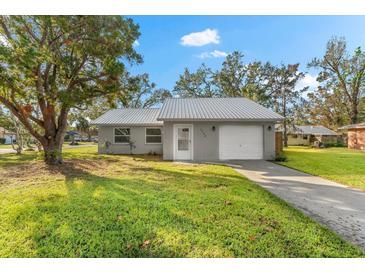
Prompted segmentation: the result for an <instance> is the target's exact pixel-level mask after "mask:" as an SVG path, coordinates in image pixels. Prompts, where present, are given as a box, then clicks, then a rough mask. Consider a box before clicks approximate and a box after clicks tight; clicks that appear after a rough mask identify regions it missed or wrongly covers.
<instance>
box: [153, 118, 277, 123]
mask: <svg viewBox="0 0 365 274" xmlns="http://www.w3.org/2000/svg"><path fill="white" fill-rule="evenodd" d="M283 120H284V118H264V119H258V118H255V119H232V118H226V119H222V118H219V119H218V118H217V119H214V118H199V119H197V118H157V121H164V122H165V121H166V122H175V121H176V122H180V121H189V122H194V121H196V122H275V123H279V122H281V121H283Z"/></svg>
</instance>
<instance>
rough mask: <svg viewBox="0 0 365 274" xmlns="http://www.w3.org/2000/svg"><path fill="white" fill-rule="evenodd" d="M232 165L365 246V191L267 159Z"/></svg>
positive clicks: (319, 220) (313, 216)
mask: <svg viewBox="0 0 365 274" xmlns="http://www.w3.org/2000/svg"><path fill="white" fill-rule="evenodd" d="M228 165H230V166H232V167H233V168H235V169H236V170H237V171H238V172H239V173H241V174H242V175H244V176H246V177H247V178H248V179H250V180H252V181H254V182H256V183H258V184H259V185H261V186H262V187H264V188H265V189H267V190H268V191H270V192H272V193H273V194H275V195H277V196H279V197H280V198H281V199H283V200H285V201H287V202H288V203H289V204H291V205H292V206H294V207H296V208H298V209H299V210H301V211H302V212H304V213H305V214H307V215H308V216H310V217H312V218H313V219H315V220H317V221H318V222H319V223H321V224H323V225H325V226H327V227H329V228H331V229H332V230H334V231H336V232H337V233H338V234H339V235H341V236H343V238H344V239H347V240H348V241H350V242H352V243H354V244H356V245H358V246H360V247H361V248H362V249H363V250H365V191H361V190H357V189H353V188H350V187H346V186H344V185H341V184H337V183H335V182H332V181H329V180H326V179H322V178H320V177H317V176H312V175H308V174H306V173H303V172H299V171H296V170H293V169H290V168H287V167H283V166H280V165H276V164H273V163H270V162H267V161H260V160H259V161H232V162H230V163H229V164H228Z"/></svg>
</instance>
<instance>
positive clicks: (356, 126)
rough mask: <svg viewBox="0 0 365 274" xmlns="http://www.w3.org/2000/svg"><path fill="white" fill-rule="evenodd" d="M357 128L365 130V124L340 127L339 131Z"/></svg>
mask: <svg viewBox="0 0 365 274" xmlns="http://www.w3.org/2000/svg"><path fill="white" fill-rule="evenodd" d="M355 128H365V123H359V124H352V125H347V126H343V127H340V128H338V129H341V130H342V129H355Z"/></svg>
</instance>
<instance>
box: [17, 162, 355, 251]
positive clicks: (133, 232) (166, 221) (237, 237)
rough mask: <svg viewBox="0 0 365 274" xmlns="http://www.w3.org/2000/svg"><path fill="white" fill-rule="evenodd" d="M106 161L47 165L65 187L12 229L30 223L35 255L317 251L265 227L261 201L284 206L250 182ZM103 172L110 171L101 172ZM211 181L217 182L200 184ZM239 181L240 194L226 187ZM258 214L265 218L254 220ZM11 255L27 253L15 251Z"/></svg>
mask: <svg viewBox="0 0 365 274" xmlns="http://www.w3.org/2000/svg"><path fill="white" fill-rule="evenodd" d="M141 159H142V161H145V162H148V160H146V159H143V158H141ZM108 160H110V161H94V160H80V159H73V160H69V161H66V162H65V164H64V165H62V166H60V167H51V168H50V170H49V172H50V173H51V174H55V175H56V174H62V175H63V176H64V181H63V182H64V188H66V191H49V193H47V195H43V196H42V195H40V196H38V195H37V196H35V197H34V198H33V199H32V200H31V201H30V202H29V203H28V204H27V203H26V204H24V205H22V207H21V210H19V211H18V212H17V214H15V215H14V218H13V222H12V225H13V227H14V229H15V230H20V229H24V224H33V226H32V227H31V230H30V233H29V238H30V239H31V241H32V244H33V248H34V249H35V250H36V255H35V256H36V257H228V256H230V257H232V256H239V257H293V256H297V257H300V256H302V257H303V256H305V254H312V256H321V255H322V254H323V253H321V252H322V251H320V250H315V249H314V250H313V246H310V244H309V246H306V245H307V241H308V240H309V239H300V237H298V235H297V237H295V241H298V243H297V244H293V242H292V241H293V239H292V238H290V237H293V236H290V237H289V238H288V235H286V234H285V233H283V231H284V230H283V229H284V228H282V227H281V226H280V225H278V226H277V227H275V228H272V227H269V229H270V232H267V231H266V230H265V229H267V225H268V224H269V225H270V224H271V223H273V220H271V219H275V217H273V216H271V215H270V214H267V212H266V213H265V211H267V210H271V209H267V208H266V205H267V204H266V203H268V202H272V203H273V205H272V207H273V209H272V210H273V211H275V208H279V209H280V210H283V209H282V208H281V206H283V207H285V206H284V205H282V204H280V203H278V202H277V199H272V198H270V197H271V196H270V194H268V193H266V192H265V193H266V194H265V195H259V197H260V198H262V199H263V200H265V201H264V202H261V201H258V200H257V198H258V197H257V196H255V195H257V192H260V193H261V192H263V190H259V189H258V188H255V187H254V185H253V184H251V183H250V184H247V185H243V186H241V185H238V184H237V180H236V179H237V178H236V177H235V176H233V178H232V174H231V173H230V174H227V176H225V174H219V175H217V174H215V173H214V172H210V173H209V172H204V171H205V170H202V171H199V172H195V173H194V172H192V171H189V169H190V168H186V169H185V170H179V169H173V168H171V166H169V167H168V168H166V169H164V168H163V167H160V166H156V167H154V168H153V170H151V169H150V168H149V167H148V166H143V165H141V166H138V165H137V168H135V167H136V165H135V164H133V163H131V159H130V158H126V160H125V161H124V160H122V161H119V162H118V160H116V158H114V157H111V158H110V159H108ZM137 164H138V163H137ZM120 165H126V168H127V170H128V172H129V173H130V174H127V173H126V171H125V170H123V169H121V170H118V168H120ZM133 168H134V169H133ZM95 170H99V171H100V170H105V174H103V172H101V173H100V172H99V173H95V172H94V171H95ZM110 170H113V171H114V172H115V173H113V174H108V172H107V171H110ZM131 174H132V175H133V176H130V175H131ZM239 178H240V179H241V180H242V182H244V181H246V180H245V179H244V178H242V177H240V176H239ZM246 182H247V181H246ZM219 184H224V187H223V188H222V187H221V186H219ZM214 185H218V187H217V188H214V187H213V188H210V187H207V186H214ZM238 186H239V189H240V191H241V192H240V194H237V192H236V191H232V189H233V188H237V187H238ZM231 187H232V188H231ZM64 188H62V189H64ZM248 188H250V190H249V189H248ZM246 190H247V191H246ZM240 195H242V197H241V196H240ZM251 195H253V196H251ZM250 197H252V199H250ZM227 199H228V202H229V203H227ZM229 199H230V200H229ZM245 199H246V200H245ZM283 213H284V214H289V215H290V214H293V215H292V217H293V218H295V219H296V222H299V221H298V219H299V220H300V215H298V214H297V213H296V211H294V210H290V212H289V213H288V212H286V210H285V209H284V210H283ZM262 216H264V217H262ZM263 219H264V220H265V222H262V221H261V220H263ZM279 221H280V220H279ZM275 222H276V220H275ZM300 222H301V221H300ZM306 222H308V220H307V219H303V227H301V228H305V224H306ZM26 229H29V228H26ZM310 229H313V226H311V228H310ZM314 230H315V231H316V232H317V233H319V234H320V235H322V236H323V239H324V240H323V241H326V240H327V241H328V240H329V239H332V238H331V237H332V236H331V237H327V236H328V235H327V234H326V233H324V231H323V230H322V229H320V228H315V229H314ZM258 231H259V234H260V237H261V238H260V239H259V238H258V240H257V241H260V242H257V243H256V242H253V240H252V239H253V238H252V239H251V240H250V237H252V235H251V234H252V233H257V232H258ZM260 231H263V232H265V231H266V232H265V233H266V234H262V233H263V232H260ZM294 233H297V232H295V231H294ZM322 233H323V234H322ZM299 235H302V234H300V233H299ZM255 237H256V236H255ZM310 240H312V239H310ZM312 245H313V243H312ZM275 246H276V247H275ZM342 247H346V245H345V244H344V243H341V242H337V243H336V244H333V246H331V247H329V248H328V250H327V251H326V252H327V253H325V255H327V256H328V254H329V255H331V254H337V253H335V250H337V249H342ZM347 248H348V247H347ZM310 252H313V253H310ZM12 255H13V256H17V257H19V256H23V257H27V254H26V253H22V252H21V251H19V252H18V251H17V250H14V253H13V254H12ZM307 256H308V255H307ZM322 256H323V255H322Z"/></svg>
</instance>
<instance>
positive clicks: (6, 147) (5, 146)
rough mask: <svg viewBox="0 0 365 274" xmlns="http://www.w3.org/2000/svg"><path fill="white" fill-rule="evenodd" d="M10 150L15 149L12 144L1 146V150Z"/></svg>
mask: <svg viewBox="0 0 365 274" xmlns="http://www.w3.org/2000/svg"><path fill="white" fill-rule="evenodd" d="M9 148H11V149H12V148H13V146H12V145H11V144H0V149H9Z"/></svg>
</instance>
